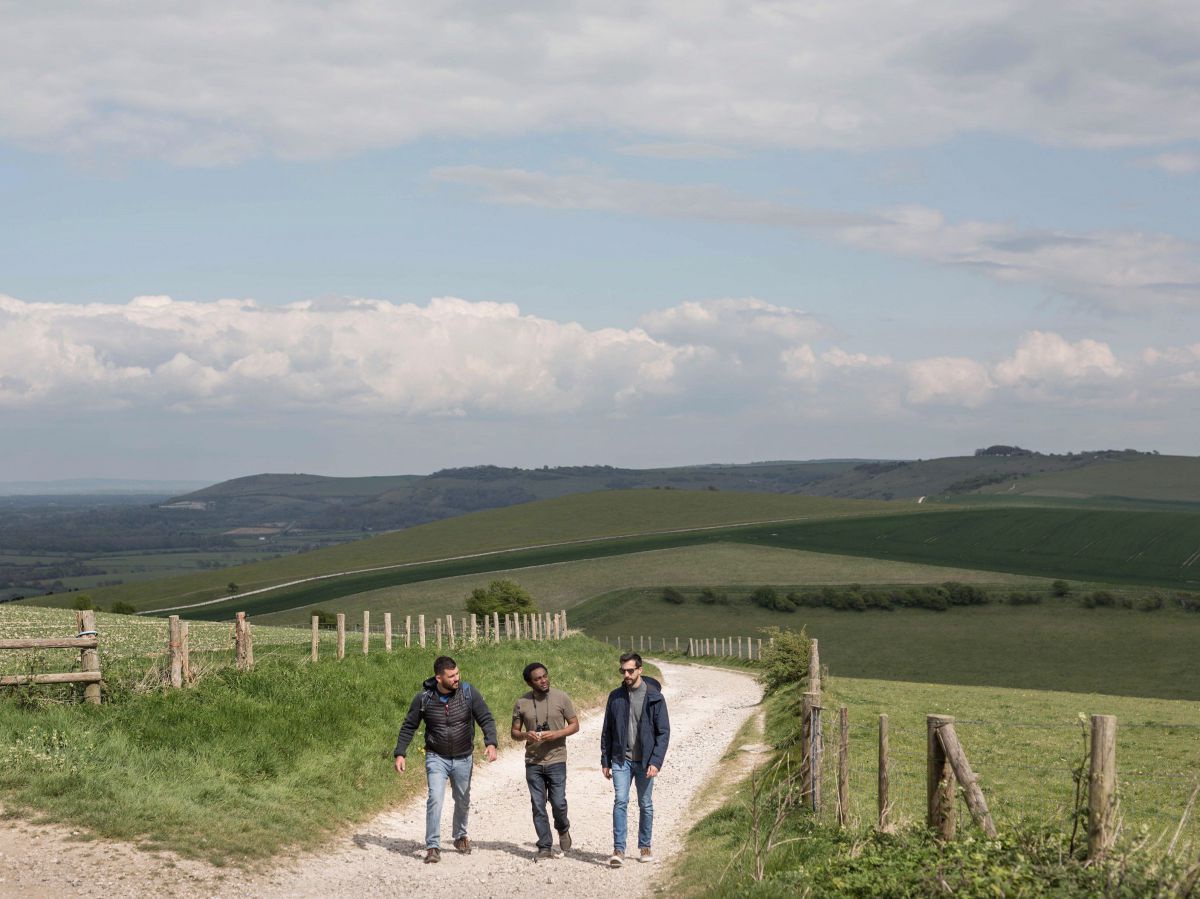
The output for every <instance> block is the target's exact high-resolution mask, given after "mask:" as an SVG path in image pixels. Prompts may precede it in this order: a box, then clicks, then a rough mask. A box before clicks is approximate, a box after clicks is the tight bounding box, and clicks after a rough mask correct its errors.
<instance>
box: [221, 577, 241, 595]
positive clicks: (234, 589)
mask: <svg viewBox="0 0 1200 899" xmlns="http://www.w3.org/2000/svg"><path fill="white" fill-rule="evenodd" d="M241 589H242V588H241V587H239V586H238V585H237V584H235V583H234V582H233V581H230V582H229V584H228V585H227V586H226V587H225V591H226V592H227V593H228V594H229V595H230V596H237V594H238V591H239V590H241Z"/></svg>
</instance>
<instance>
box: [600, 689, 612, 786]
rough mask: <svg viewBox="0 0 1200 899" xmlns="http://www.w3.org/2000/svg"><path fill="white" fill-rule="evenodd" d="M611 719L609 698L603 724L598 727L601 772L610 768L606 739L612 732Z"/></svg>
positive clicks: (605, 707)
mask: <svg viewBox="0 0 1200 899" xmlns="http://www.w3.org/2000/svg"><path fill="white" fill-rule="evenodd" d="M611 719H612V697H611V696H610V697H609V699H608V704H607V705H605V706H604V723H603V724H601V725H600V769H601V770H602V771H608V769H609V768H610V767H612V766H611V765H610V764H609V762H610V761H611V759H610V758H609V757H608V739H609V733H610V731H611V730H612V725H611ZM605 776H607V775H605Z"/></svg>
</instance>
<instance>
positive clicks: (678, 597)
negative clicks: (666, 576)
mask: <svg viewBox="0 0 1200 899" xmlns="http://www.w3.org/2000/svg"><path fill="white" fill-rule="evenodd" d="M662 598H663V601H664V602H669V603H671V605H675V606H681V605H683V604H684V602H685V600H686V597H684V595H683V594H682V593H680V592H679V591H678V590H676V589H675V588H674V587H663V592H662Z"/></svg>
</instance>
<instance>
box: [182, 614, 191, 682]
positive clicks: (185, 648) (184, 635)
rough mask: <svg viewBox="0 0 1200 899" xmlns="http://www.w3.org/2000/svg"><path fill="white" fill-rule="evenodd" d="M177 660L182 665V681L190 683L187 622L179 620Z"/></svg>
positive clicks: (189, 649)
mask: <svg viewBox="0 0 1200 899" xmlns="http://www.w3.org/2000/svg"><path fill="white" fill-rule="evenodd" d="M179 661H180V663H181V664H182V666H183V672H182V674H183V682H184V684H190V683H191V682H192V651H191V646H189V645H188V623H187V622H186V621H181V622H179Z"/></svg>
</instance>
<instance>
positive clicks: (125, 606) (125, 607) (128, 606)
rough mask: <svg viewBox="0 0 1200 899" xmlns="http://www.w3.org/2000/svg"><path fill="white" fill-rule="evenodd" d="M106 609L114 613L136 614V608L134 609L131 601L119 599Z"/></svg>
mask: <svg viewBox="0 0 1200 899" xmlns="http://www.w3.org/2000/svg"><path fill="white" fill-rule="evenodd" d="M108 610H109V611H110V612H112V613H113V614H114V615H136V614H137V609H135V608H134V607H133V603H128V602H122V601H121V600H119V599H118V600H117V601H116V602H114V603H113V604H112V605H111V606H109V607H108Z"/></svg>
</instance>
